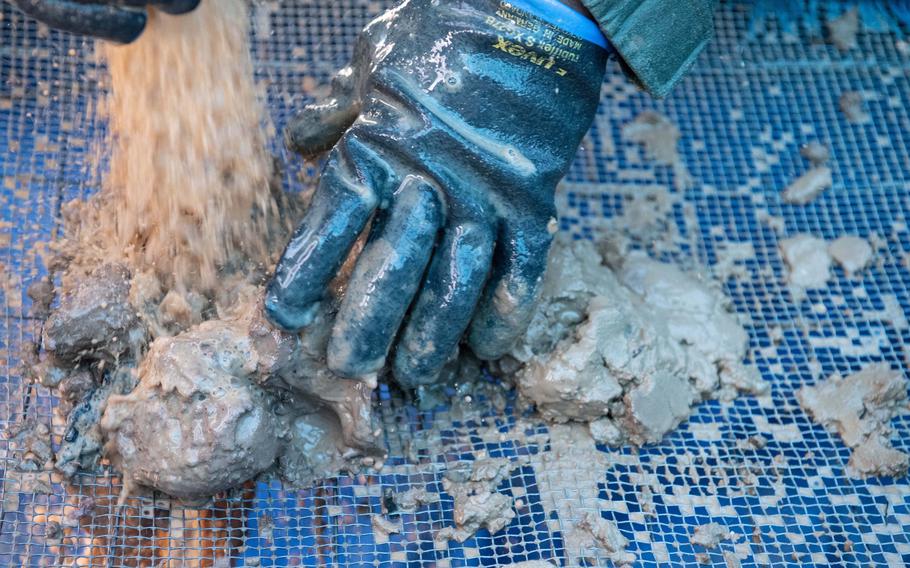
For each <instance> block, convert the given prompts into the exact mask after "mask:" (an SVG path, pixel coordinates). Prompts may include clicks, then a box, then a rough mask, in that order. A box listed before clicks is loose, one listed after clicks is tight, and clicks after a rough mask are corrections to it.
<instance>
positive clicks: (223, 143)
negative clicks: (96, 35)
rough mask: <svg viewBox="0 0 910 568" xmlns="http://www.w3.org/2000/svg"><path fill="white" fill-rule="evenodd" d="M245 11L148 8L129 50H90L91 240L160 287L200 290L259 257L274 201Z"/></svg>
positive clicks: (222, 5) (223, 5)
mask: <svg viewBox="0 0 910 568" xmlns="http://www.w3.org/2000/svg"><path fill="white" fill-rule="evenodd" d="M246 11H247V4H246V2H245V1H244V0H204V1H203V2H202V4H201V5H200V6H199V8H197V9H196V10H195V11H194V12H192V13H190V14H188V15H183V16H169V15H167V14H164V13H161V12H157V11H154V10H150V15H149V21H148V26H147V28H146V30H145V32H144V33H143V34H142V36H141V37H140V38H139V39H138V40H137V41H135V42H134V43H132V44H130V45H126V46H121V45H114V44H104V45H103V46H102V47H101V48H100V49H101V52H102V55H103V58H104V59H105V60H106V61H107V64H108V68H109V70H110V79H111V85H110V87H111V88H110V94H109V96H108V98H107V101H106V109H105V110H106V112H107V115H108V118H109V128H110V134H109V140H108V145H109V147H110V152H111V154H110V167H109V169H108V170H107V172H106V174H105V177H104V180H103V196H104V204H103V206H102V211H101V214H100V215H99V219H98V221H99V224H100V226H99V227H98V228H97V230H98V231H100V235H102V236H103V237H104V238H102V239H98V240H99V242H102V243H103V248H105V249H107V250H105V252H106V253H108V254H110V255H113V256H114V257H115V258H120V257H122V258H125V259H126V260H127V261H128V262H129V263H130V264H132V265H133V266H134V267H136V268H138V269H140V270H143V271H144V270H151V271H154V272H156V273H157V274H158V276H159V278H161V280H162V283H163V284H164V285H165V286H166V287H177V288H187V289H196V290H206V291H207V290H211V289H212V288H214V286H215V285H216V283H217V280H218V274H219V268H220V267H223V266H225V265H226V264H232V265H236V264H237V263H238V261H240V262H242V263H245V262H248V261H252V262H256V263H259V262H265V261H266V259H267V257H268V253H269V250H268V247H267V246H266V245H267V240H268V239H267V236H268V222H269V220H270V219H271V218H273V217H274V216H275V215H276V203H275V202H274V200H273V198H272V196H271V193H270V191H269V186H268V184H269V177H270V174H271V161H270V157H269V154H268V152H267V151H266V149H265V143H266V139H267V136H268V133H267V132H266V128H265V127H266V116H267V115H266V113H265V112H264V109H263V106H262V104H261V102H260V97H259V93H258V92H257V88H256V85H255V83H254V80H253V65H252V61H251V57H250V51H249V36H248V31H249V30H248V27H249V18H248V15H247V13H246Z"/></svg>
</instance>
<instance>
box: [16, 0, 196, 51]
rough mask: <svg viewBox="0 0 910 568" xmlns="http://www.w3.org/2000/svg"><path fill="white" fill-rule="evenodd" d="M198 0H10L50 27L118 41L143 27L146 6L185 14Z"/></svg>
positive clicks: (128, 38)
mask: <svg viewBox="0 0 910 568" xmlns="http://www.w3.org/2000/svg"><path fill="white" fill-rule="evenodd" d="M199 1H200V0H12V3H13V4H15V5H16V6H17V7H18V8H19V9H20V10H22V11H23V12H25V13H26V14H28V15H29V16H31V17H33V18H35V19H36V20H39V21H41V22H44V23H45V24H47V25H48V26H50V27H52V28H56V29H58V30H63V31H67V32H72V33H76V34H81V35H89V36H93V37H97V38H99V39H106V40H110V41H115V42H118V43H130V42H131V41H133V40H135V39H136V38H137V37H139V34H141V33H142V30H143V29H145V22H146V20H147V18H148V16H147V14H146V12H145V8H146V7H147V6H152V7H155V8H158V9H160V10H162V11H164V12H167V13H168V14H185V13H186V12H190V11H192V10H194V9H195V8H196V6H198V5H199Z"/></svg>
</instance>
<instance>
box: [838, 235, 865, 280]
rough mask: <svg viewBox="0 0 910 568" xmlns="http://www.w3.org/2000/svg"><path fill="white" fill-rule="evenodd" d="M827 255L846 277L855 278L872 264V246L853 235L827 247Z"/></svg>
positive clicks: (839, 239) (846, 236) (841, 238)
mask: <svg viewBox="0 0 910 568" xmlns="http://www.w3.org/2000/svg"><path fill="white" fill-rule="evenodd" d="M828 254H830V255H831V258H833V259H834V262H836V263H837V264H838V265H839V266H840V267H841V268H843V269H844V272H846V273H847V276H855V275H856V274H859V273H860V272H862V271H863V270H864V269H865V268H866V267H867V266H869V263H870V262H872V256H873V252H872V246H871V245H870V244H869V241H867V240H866V239H864V238H862V237H857V236H855V235H844V236H843V237H839V238H838V239H837V240H835V241H834V242H832V243H831V244H829V245H828Z"/></svg>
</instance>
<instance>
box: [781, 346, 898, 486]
mask: <svg viewBox="0 0 910 568" xmlns="http://www.w3.org/2000/svg"><path fill="white" fill-rule="evenodd" d="M796 398H797V399H798V400H799V403H800V405H801V406H802V407H803V409H804V410H805V411H806V412H808V413H809V415H810V416H811V417H812V419H813V420H815V421H816V422H818V423H819V424H821V425H822V426H824V427H825V429H826V430H828V431H829V432H832V433H836V434H837V435H838V436H840V438H841V440H843V442H844V444H846V445H847V446H848V447H849V448H851V449H852V450H853V453H852V454H851V455H850V461H849V462H848V463H847V473H848V474H849V475H851V476H853V477H860V478H864V477H868V476H873V475H881V476H890V477H902V476H904V475H906V474H907V466H908V457H910V456H908V455H907V454H906V453H904V452H901V451H899V450H895V449H894V448H892V447H891V441H890V437H891V427H890V422H891V419H892V418H894V417H895V416H897V415H898V414H899V413H901V412H903V411H904V410H905V409H906V405H907V380H906V379H905V378H904V376H903V373H902V372H901V371H895V370H893V369H891V368H890V367H888V365H887V364H875V365H870V366H868V367H866V368H864V369H863V370H861V371H859V372H857V373H854V374H852V375H850V376H848V377H846V378H841V377H840V376H837V375H835V376H833V377H830V378H829V379H828V380H826V381H824V382H822V383H819V384H818V385H815V386H806V387H803V388H801V389H800V390H799V391H797V393H796Z"/></svg>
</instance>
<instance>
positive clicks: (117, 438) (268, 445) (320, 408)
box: [101, 302, 382, 498]
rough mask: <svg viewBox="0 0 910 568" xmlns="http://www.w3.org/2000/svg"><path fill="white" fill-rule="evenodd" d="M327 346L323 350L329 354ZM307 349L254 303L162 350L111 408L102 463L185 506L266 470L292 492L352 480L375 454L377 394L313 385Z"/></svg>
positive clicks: (324, 382) (335, 384) (157, 346)
mask: <svg viewBox="0 0 910 568" xmlns="http://www.w3.org/2000/svg"><path fill="white" fill-rule="evenodd" d="M323 345H324V343H323ZM308 347H312V346H311V345H308V343H307V341H305V340H302V339H300V338H299V337H298V336H296V335H291V334H286V333H284V332H281V331H278V330H276V329H274V328H272V327H271V326H270V325H269V324H268V323H267V322H266V321H265V319H264V318H263V317H262V314H261V310H260V308H259V304H258V303H255V302H254V303H251V304H249V305H247V306H245V307H243V308H242V309H240V310H239V311H238V312H237V313H236V314H235V315H233V316H231V317H228V318H225V319H216V320H210V321H207V322H204V323H202V324H200V325H198V326H196V327H193V328H191V329H190V330H188V331H186V332H184V333H181V334H179V335H176V336H174V337H162V338H158V339H157V340H155V341H154V342H153V343H152V344H151V346H150V348H149V352H148V354H147V355H146V357H145V359H144V360H143V362H142V364H141V366H140V367H139V370H138V376H139V385H138V386H137V387H136V389H135V390H133V391H132V392H131V393H129V394H127V395H123V396H112V397H111V398H110V400H109V401H108V403H107V408H106V410H105V413H104V416H103V418H102V421H101V428H102V430H103V431H104V432H105V434H106V437H107V439H108V443H107V445H106V446H105V453H106V455H108V456H109V457H110V459H111V461H112V462H113V463H114V465H115V466H116V467H117V468H118V469H119V470H120V471H121V472H122V473H123V477H124V485H125V490H127V491H128V490H129V489H130V486H133V485H140V486H145V487H151V488H154V489H158V490H161V491H164V492H166V493H168V494H170V495H174V496H177V497H184V498H194V497H199V496H207V495H211V494H214V493H217V492H219V491H223V490H225V489H229V488H231V487H234V486H236V485H238V484H240V483H242V482H244V481H246V480H248V479H251V478H253V477H255V476H256V475H258V474H260V473H262V472H264V471H266V470H268V469H270V468H271V467H272V466H273V465H274V464H275V463H276V460H277V461H278V464H279V466H280V469H279V474H283V475H284V476H285V477H286V478H288V479H289V480H290V481H292V482H294V483H296V484H304V483H307V482H311V481H312V480H314V479H317V478H321V477H324V476H326V475H332V474H335V473H337V472H338V471H340V470H344V469H347V470H354V469H356V468H357V467H358V466H359V465H360V464H361V463H362V462H363V459H365V458H364V456H372V457H371V461H370V462H369V464H370V465H372V464H373V463H375V461H376V459H377V458H378V457H379V456H381V455H382V451H381V450H380V449H379V448H378V446H377V444H376V439H375V436H374V429H373V424H372V416H371V409H370V390H369V389H368V388H366V387H365V386H364V385H363V383H360V382H359V381H348V380H345V379H341V378H338V377H327V376H323V377H320V376H318V373H314V374H313V375H310V374H307V373H306V372H305V370H306V369H308V368H312V366H313V363H312V362H309V361H308V360H307V357H308V356H309V355H308V351H307V348H308Z"/></svg>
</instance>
